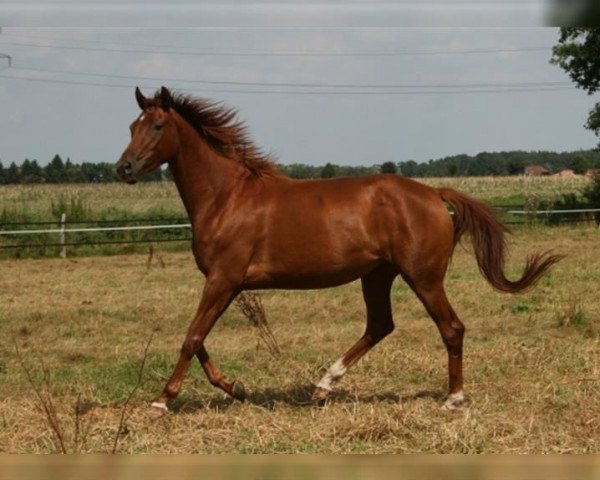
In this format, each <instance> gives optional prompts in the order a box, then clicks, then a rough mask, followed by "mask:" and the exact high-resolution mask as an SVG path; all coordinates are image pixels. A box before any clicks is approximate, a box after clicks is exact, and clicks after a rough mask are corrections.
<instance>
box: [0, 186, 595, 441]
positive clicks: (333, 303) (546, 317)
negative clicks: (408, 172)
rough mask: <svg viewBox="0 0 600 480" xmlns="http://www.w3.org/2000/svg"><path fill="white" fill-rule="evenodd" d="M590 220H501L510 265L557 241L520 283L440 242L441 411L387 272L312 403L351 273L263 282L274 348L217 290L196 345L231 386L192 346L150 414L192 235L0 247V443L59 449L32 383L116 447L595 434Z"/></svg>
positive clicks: (67, 421) (423, 346) (424, 357)
mask: <svg viewBox="0 0 600 480" xmlns="http://www.w3.org/2000/svg"><path fill="white" fill-rule="evenodd" d="M144 187H145V186H144ZM132 201H134V199H132ZM598 235H599V232H598V230H597V229H596V228H595V227H594V226H591V225H580V226H576V227H570V228H566V227H553V228H547V227H544V228H542V227H530V228H519V229H518V230H517V231H516V232H515V235H514V236H512V237H510V247H511V253H512V254H511V257H510V262H509V263H510V269H509V273H510V274H511V276H513V277H514V276H516V275H517V273H518V271H519V268H520V267H521V266H522V265H523V261H524V258H525V256H526V254H527V253H530V252H533V251H536V250H545V249H549V248H554V249H556V250H558V251H559V252H562V253H567V254H568V257H567V258H566V259H565V260H563V261H562V262H561V263H559V264H558V265H557V266H556V268H555V269H554V270H553V272H552V273H551V274H550V275H549V276H548V277H546V278H545V279H543V280H542V281H541V282H540V284H539V285H538V286H537V287H536V288H535V289H534V290H532V291H531V292H529V293H526V294H523V295H519V296H509V295H506V294H500V293H497V292H495V291H493V290H492V289H491V287H489V285H488V284H487V283H486V282H485V281H484V279H483V278H482V277H481V276H480V274H479V272H478V270H477V266H476V264H475V260H474V258H473V257H472V255H471V254H470V253H468V250H469V247H467V249H466V250H465V249H463V248H461V247H458V248H457V250H456V252H455V255H454V258H453V262H452V265H451V268H450V271H449V273H448V276H447V281H446V285H447V291H448V296H449V298H450V300H451V302H452V303H453V305H454V308H455V310H456V311H457V313H458V315H459V317H460V318H461V319H462V320H463V322H464V323H465V325H466V327H467V334H466V337H465V357H464V361H465V388H466V394H467V396H468V403H467V405H466V406H464V407H463V408H462V409H460V410H457V411H454V412H445V411H442V410H440V405H441V402H442V399H443V396H444V394H445V392H446V381H447V379H446V352H445V349H444V347H443V345H442V342H441V339H440V338H439V335H438V333H437V330H436V328H435V326H434V325H433V324H432V322H431V320H430V319H429V317H428V316H427V315H426V313H425V311H424V309H423V307H422V306H421V304H420V303H419V302H418V300H417V299H416V298H415V296H414V294H413V293H412V291H410V289H409V288H408V287H407V286H406V285H405V284H404V283H403V282H401V281H400V280H397V281H396V282H395V284H394V287H393V295H392V299H393V310H394V318H395V323H396V330H395V331H394V333H393V334H392V335H391V336H390V337H388V338H387V339H386V340H384V341H383V342H382V344H380V345H378V346H377V347H376V348H375V349H374V350H373V351H372V352H370V353H369V354H368V355H367V356H366V357H365V358H364V359H363V360H362V361H361V362H359V363H358V364H357V365H356V366H355V367H354V368H352V369H351V370H350V371H349V372H348V374H347V375H346V376H345V377H344V379H343V380H342V382H341V383H340V384H339V385H338V387H337V389H336V391H335V393H334V394H333V395H332V396H331V397H330V398H329V399H328V400H327V401H326V402H325V403H320V404H315V403H312V402H311V401H310V394H311V392H312V384H311V382H316V381H318V379H319V378H320V376H321V375H322V373H323V370H324V369H325V368H326V367H327V366H329V364H330V363H331V361H333V360H335V359H336V358H338V357H339V355H340V354H341V353H342V352H343V351H344V350H345V349H347V348H348V347H349V346H350V345H351V344H352V343H353V342H354V341H355V340H356V339H357V338H358V337H359V336H360V335H361V334H362V331H363V328H364V306H363V304H362V300H361V294H360V286H359V284H357V283H353V284H350V285H347V286H344V287H340V288H336V289H331V290H319V291H303V292H294V291H268V292H264V293H263V294H262V299H263V304H264V307H265V310H266V313H267V316H268V320H269V324H270V327H271V329H272V331H273V333H274V335H275V337H276V339H277V342H278V344H279V347H280V348H281V354H280V355H279V356H273V355H272V354H270V353H269V351H268V350H267V349H266V348H265V346H264V344H263V343H261V341H260V338H259V336H258V334H257V331H256V330H255V329H254V327H253V326H251V325H250V324H249V322H248V321H247V319H246V318H245V317H244V316H243V315H242V314H241V313H240V311H239V310H238V309H237V308H236V307H235V306H231V307H230V308H229V310H228V311H227V312H226V314H225V315H224V317H223V318H222V319H221V320H220V321H219V322H218V323H217V325H216V327H215V328H214V330H213V332H212V333H211V335H210V336H209V337H208V340H207V349H208V351H209V352H211V354H212V356H213V358H214V359H215V360H216V361H217V362H218V363H219V364H220V366H221V367H222V370H223V371H224V373H225V374H226V375H228V376H230V377H231V378H238V379H240V380H242V381H243V382H244V384H245V386H246V389H247V391H248V394H249V395H248V397H249V398H248V400H247V401H246V402H245V403H239V402H237V401H234V400H231V399H229V398H226V397H225V396H224V394H222V393H221V392H220V391H218V390H216V389H214V388H213V387H211V386H210V385H209V384H208V382H207V381H206V379H205V377H204V374H203V372H202V371H201V369H200V368H199V365H198V364H197V363H194V364H193V366H192V368H191V369H190V373H189V375H188V379H187V381H186V383H185V384H184V388H183V391H182V393H181V395H180V396H179V398H178V399H177V400H176V401H175V403H174V405H173V410H174V411H173V412H172V413H170V414H168V415H166V416H164V417H161V418H158V419H155V418H151V417H150V416H149V415H148V409H147V404H148V401H149V400H151V399H152V398H153V397H154V396H155V395H156V394H157V393H158V392H159V391H160V390H161V388H162V386H163V383H164V380H165V376H166V375H168V374H170V372H171V370H172V367H173V365H174V362H175V361H176V359H177V354H178V350H179V347H180V344H181V341H182V339H183V336H184V334H185V331H186V329H187V326H188V323H189V321H190V319H191V317H192V315H193V313H194V311H195V308H196V305H197V300H198V298H199V293H200V290H201V287H202V283H203V278H202V277H201V275H200V274H199V273H198V272H197V271H196V269H195V266H194V262H193V258H192V255H191V253H190V252H188V251H182V252H163V251H158V252H157V251H156V250H155V253H154V256H153V258H152V261H151V262H150V263H148V260H149V257H148V255H147V254H134V255H120V256H111V257H88V258H76V259H66V260H61V259H21V260H3V261H2V262H1V263H0V272H1V273H0V283H1V285H0V388H1V391H2V392H3V395H2V399H1V400H0V425H1V428H0V451H2V452H4V453H9V452H10V453H17V452H29V453H48V452H60V450H61V448H60V445H59V442H58V441H57V439H56V436H55V435H54V433H53V431H52V429H51V427H50V425H49V422H48V420H47V417H46V415H45V413H44V412H43V410H42V409H41V408H40V402H39V401H38V400H37V398H36V396H35V394H34V390H33V388H32V385H31V383H33V384H34V385H36V386H37V389H38V390H39V391H40V393H41V394H42V395H48V394H49V395H50V397H49V398H51V399H52V403H53V405H54V407H55V409H56V416H57V421H58V423H59V425H60V428H61V431H62V433H63V443H64V445H65V447H66V449H67V450H68V451H74V452H75V451H76V452H110V451H111V450H112V449H113V446H114V442H115V438H116V437H115V436H116V433H117V430H118V429H119V425H121V426H122V428H121V429H120V430H121V433H120V435H119V437H118V445H117V451H119V452H132V453H134V452H135V453H138V452H148V453H174V452H178V453H192V452H202V453H222V452H229V453H280V452H281V453H283V452H285V453H297V452H302V453H314V452H319V453H321V452H324V453H404V452H436V453H480V452H485V453H553V452H561V453H567V452H569V453H590V452H599V451H600V445H599V440H598V439H599V438H600V420H599V419H598V414H597V413H598V411H600V362H599V360H600V348H599V347H600V313H598V312H600V300H599V297H598V284H599V282H600V258H599V257H598V255H597V249H598ZM151 336H152V340H151V343H150V345H149V348H148V352H147V355H146V356H144V349H145V346H146V344H147V342H148V340H149V339H150V337H151ZM17 347H18V351H19V355H17ZM19 356H20V357H21V360H19ZM143 358H145V364H144V367H143V370H142V375H141V381H140V382H139V388H137V390H135V393H134V395H133V397H132V398H131V401H130V402H129V404H128V405H127V408H124V404H125V402H126V399H127V397H128V395H129V394H130V392H132V390H133V389H134V388H135V386H136V384H137V383H138V375H139V373H140V367H141V364H142V360H143ZM21 363H23V364H24V366H25V367H26V368H27V369H29V371H30V374H31V376H32V378H31V382H30V381H28V380H27V375H26V372H25V368H24V367H23V365H21ZM44 372H46V373H44ZM77 406H78V408H77V409H76V407H77ZM76 410H77V412H78V413H76ZM123 413H125V418H124V422H123V423H122V424H121V423H120V421H121V415H122V414H123Z"/></svg>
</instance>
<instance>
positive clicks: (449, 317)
mask: <svg viewBox="0 0 600 480" xmlns="http://www.w3.org/2000/svg"><path fill="white" fill-rule="evenodd" d="M406 280H407V282H408V283H409V285H411V287H412V288H413V290H414V291H415V293H416V294H417V296H418V297H419V299H420V300H421V302H422V303H423V305H424V306H425V308H426V310H427V312H428V313H429V316H430V317H431V318H432V319H433V321H434V322H435V324H436V326H437V327H438V330H439V332H440V335H441V337H442V340H443V342H444V345H445V346H446V351H447V352H448V396H447V397H446V401H445V402H444V404H443V405H442V408H443V409H445V410H454V409H456V408H457V407H458V406H460V405H461V404H462V403H463V402H464V400H465V396H464V393H463V374H462V348H463V337H464V334H465V326H464V325H463V324H462V322H461V321H460V320H459V318H458V316H457V315H456V313H455V312H454V310H453V309H452V306H451V305H450V302H449V301H448V298H447V297H446V292H445V291H444V286H443V284H442V281H441V280H440V281H436V282H433V283H429V282H427V283H417V284H415V283H414V282H411V281H410V280H409V279H406Z"/></svg>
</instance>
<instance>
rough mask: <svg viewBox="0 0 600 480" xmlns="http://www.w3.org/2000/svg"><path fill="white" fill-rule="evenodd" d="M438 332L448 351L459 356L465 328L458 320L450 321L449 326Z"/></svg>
mask: <svg viewBox="0 0 600 480" xmlns="http://www.w3.org/2000/svg"><path fill="white" fill-rule="evenodd" d="M440 331H441V333H442V339H443V340H444V344H445V345H446V347H447V348H448V350H449V351H451V352H452V353H457V354H460V353H461V352H462V344H463V337H464V336H465V331H466V329H465V326H464V325H463V324H462V323H461V322H460V321H459V320H452V321H451V322H450V323H449V325H447V326H445V327H442V328H440Z"/></svg>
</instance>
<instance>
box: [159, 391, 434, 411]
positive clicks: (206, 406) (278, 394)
mask: <svg viewBox="0 0 600 480" xmlns="http://www.w3.org/2000/svg"><path fill="white" fill-rule="evenodd" d="M313 390H314V385H292V386H289V387H287V388H264V389H260V390H254V391H251V392H248V394H247V396H246V400H245V402H246V403H248V404H251V405H254V406H257V407H259V408H263V409H265V410H271V411H273V410H275V409H276V408H277V405H281V404H284V405H289V406H293V407H300V408H324V407H325V406H327V405H329V404H332V403H333V404H355V403H366V404H375V403H388V404H398V405H406V404H409V403H412V402H414V401H417V400H420V399H432V400H435V401H438V402H441V401H442V400H443V399H444V398H445V397H446V394H445V392H443V391H440V390H422V391H419V392H416V393H410V394H399V393H397V392H393V391H384V392H379V393H370V394H359V393H357V392H355V391H349V390H344V389H341V390H336V391H333V392H331V394H330V395H329V396H328V397H327V398H326V399H324V400H314V399H313V398H312V393H313ZM238 403H239V401H238V400H235V399H234V398H232V397H230V396H227V395H224V394H216V395H213V396H212V397H210V398H208V399H189V398H181V397H179V398H177V399H175V400H173V402H172V403H171V404H170V405H169V409H170V410H172V411H173V412H175V413H182V414H185V413H190V414H191V413H195V412H197V411H199V410H209V411H213V412H223V411H227V410H228V409H230V408H232V407H233V406H235V405H236V404H238Z"/></svg>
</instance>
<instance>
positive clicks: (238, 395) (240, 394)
mask: <svg viewBox="0 0 600 480" xmlns="http://www.w3.org/2000/svg"><path fill="white" fill-rule="evenodd" d="M231 396H232V397H233V398H235V399H236V400H239V401H240V402H243V401H244V400H246V389H245V388H244V384H243V383H242V382H239V381H237V380H236V381H235V382H233V385H232V386H231Z"/></svg>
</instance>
